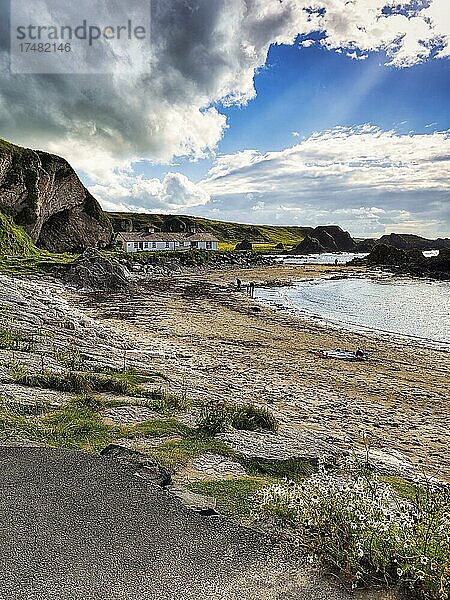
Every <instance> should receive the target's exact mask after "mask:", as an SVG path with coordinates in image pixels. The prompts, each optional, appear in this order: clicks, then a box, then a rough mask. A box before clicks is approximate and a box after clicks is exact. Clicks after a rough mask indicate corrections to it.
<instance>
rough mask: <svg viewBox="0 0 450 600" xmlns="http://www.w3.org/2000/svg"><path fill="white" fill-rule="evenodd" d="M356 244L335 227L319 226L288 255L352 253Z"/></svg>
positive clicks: (347, 234) (348, 235) (349, 236)
mask: <svg viewBox="0 0 450 600" xmlns="http://www.w3.org/2000/svg"><path fill="white" fill-rule="evenodd" d="M356 247H357V245H356V242H355V241H354V240H353V238H352V237H351V235H350V234H349V233H348V232H347V231H344V230H343V229H341V227H338V226H337V225H325V226H319V227H316V228H315V229H313V230H312V232H311V233H310V235H307V236H306V237H305V239H304V240H303V241H302V242H300V244H298V246H296V247H295V248H294V249H293V250H292V251H291V252H290V254H318V253H320V252H354V251H355V250H356Z"/></svg>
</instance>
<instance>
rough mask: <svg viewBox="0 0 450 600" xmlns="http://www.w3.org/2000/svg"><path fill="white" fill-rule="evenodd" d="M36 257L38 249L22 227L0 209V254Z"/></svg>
mask: <svg viewBox="0 0 450 600" xmlns="http://www.w3.org/2000/svg"><path fill="white" fill-rule="evenodd" d="M3 254H4V255H8V256H11V257H21V258H24V257H28V258H36V257H37V256H38V255H39V250H38V249H37V248H36V246H35V245H34V243H33V240H32V239H31V238H30V236H29V235H28V234H27V233H26V232H25V230H24V229H22V227H19V225H16V224H15V223H14V221H13V219H12V217H11V216H9V215H7V214H6V213H5V212H1V211H0V255H3Z"/></svg>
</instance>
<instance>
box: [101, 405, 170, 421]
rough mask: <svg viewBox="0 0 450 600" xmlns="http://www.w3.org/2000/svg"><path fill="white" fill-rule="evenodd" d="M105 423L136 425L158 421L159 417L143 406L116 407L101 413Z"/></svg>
mask: <svg viewBox="0 0 450 600" xmlns="http://www.w3.org/2000/svg"><path fill="white" fill-rule="evenodd" d="M101 416H102V417H103V419H104V420H105V421H106V422H109V423H112V424H114V425H137V424H139V423H145V422H146V421H151V420H152V419H160V418H161V415H160V414H159V413H157V412H156V411H154V410H151V409H150V408H147V407H145V406H117V407H114V408H108V409H106V410H104V411H102V412H101Z"/></svg>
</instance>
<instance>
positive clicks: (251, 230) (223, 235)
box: [107, 213, 311, 250]
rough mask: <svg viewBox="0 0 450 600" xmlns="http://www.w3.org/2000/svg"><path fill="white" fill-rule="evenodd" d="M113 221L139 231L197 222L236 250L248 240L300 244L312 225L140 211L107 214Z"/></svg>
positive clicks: (225, 246)
mask: <svg viewBox="0 0 450 600" xmlns="http://www.w3.org/2000/svg"><path fill="white" fill-rule="evenodd" d="M107 215H108V217H109V219H110V221H111V222H112V225H113V228H114V230H115V231H121V230H122V223H123V222H124V221H131V222H132V223H133V228H134V230H136V231H139V230H141V229H142V228H144V227H155V228H157V229H161V230H166V229H167V226H168V224H169V223H171V224H173V223H176V224H180V223H182V224H184V225H185V226H187V227H189V225H196V227H197V229H198V230H199V231H208V232H210V233H212V234H213V235H215V236H216V237H217V238H218V239H219V242H220V243H221V249H226V250H231V249H234V247H235V246H236V244H237V243H238V242H241V241H242V240H244V239H247V240H249V241H250V242H252V243H257V244H261V245H265V246H266V247H268V248H270V247H271V246H272V245H275V244H278V243H279V242H282V243H283V244H286V245H287V246H293V245H296V244H299V243H300V242H301V241H302V240H303V239H304V237H305V236H306V235H307V234H308V233H310V231H311V228H308V227H297V226H291V227H289V226H286V227H281V226H276V225H247V224H243V223H229V222H226V221H214V220H211V219H203V218H200V217H189V216H179V215H176V216H175V215H159V214H141V213H140V214H136V213H107Z"/></svg>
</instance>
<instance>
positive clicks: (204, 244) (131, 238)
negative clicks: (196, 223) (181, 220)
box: [116, 229, 219, 252]
mask: <svg viewBox="0 0 450 600" xmlns="http://www.w3.org/2000/svg"><path fill="white" fill-rule="evenodd" d="M116 242H117V243H118V244H120V246H121V247H122V250H124V251H125V252H152V251H154V252H156V251H161V250H166V251H169V250H170V251H174V250H175V251H182V250H191V249H196V250H197V249H198V250H218V249H219V240H218V239H217V238H216V237H214V236H213V235H211V234H210V233H195V232H190V233H166V232H163V231H161V232H156V233H155V231H154V230H152V229H145V230H143V231H131V232H128V231H127V232H124V231H121V232H120V233H118V234H117V237H116Z"/></svg>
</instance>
